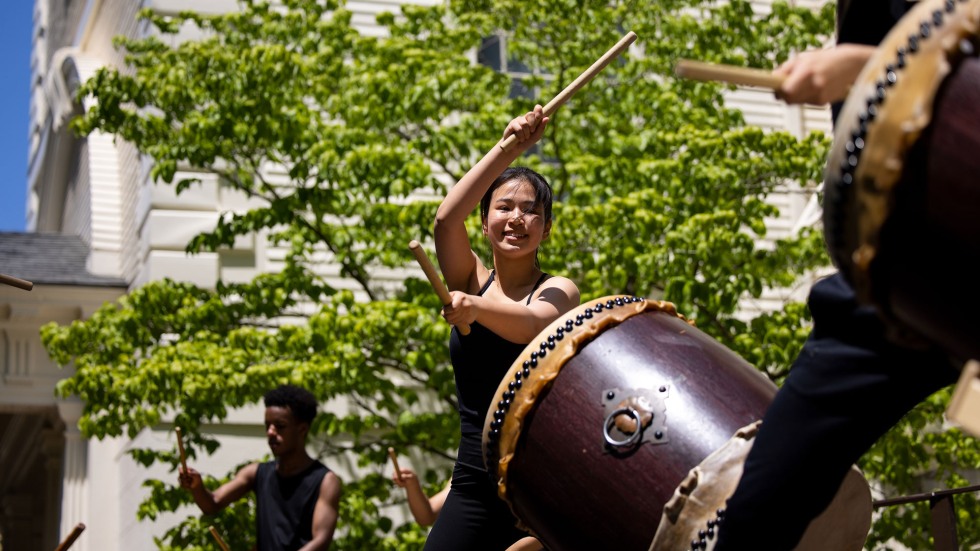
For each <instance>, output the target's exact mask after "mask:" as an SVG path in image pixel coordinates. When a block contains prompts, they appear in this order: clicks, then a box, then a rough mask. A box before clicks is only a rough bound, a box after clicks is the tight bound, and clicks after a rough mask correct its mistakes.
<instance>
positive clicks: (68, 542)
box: [55, 522, 85, 551]
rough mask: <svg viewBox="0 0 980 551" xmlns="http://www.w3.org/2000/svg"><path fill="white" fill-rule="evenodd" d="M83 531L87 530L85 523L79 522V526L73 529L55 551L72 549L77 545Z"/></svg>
mask: <svg viewBox="0 0 980 551" xmlns="http://www.w3.org/2000/svg"><path fill="white" fill-rule="evenodd" d="M83 530H85V524H84V523H81V522H79V523H78V524H76V525H75V527H74V528H72V530H71V533H70V534H68V536H66V537H65V539H64V541H62V542H61V543H60V544H58V547H57V548H56V549H55V551H65V550H66V549H68V548H69V547H71V546H72V544H74V543H75V540H77V539H78V536H81V535H82V531H83Z"/></svg>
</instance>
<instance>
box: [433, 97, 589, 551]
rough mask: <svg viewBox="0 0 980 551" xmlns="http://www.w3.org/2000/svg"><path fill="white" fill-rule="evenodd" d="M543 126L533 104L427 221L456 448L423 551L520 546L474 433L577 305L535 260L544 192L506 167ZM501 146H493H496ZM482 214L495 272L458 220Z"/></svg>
mask: <svg viewBox="0 0 980 551" xmlns="http://www.w3.org/2000/svg"><path fill="white" fill-rule="evenodd" d="M547 124H548V118H547V117H545V116H544V113H543V110H542V108H541V106H540V105H538V106H535V108H534V110H533V111H530V112H528V113H527V114H525V115H523V116H519V117H517V118H515V119H514V120H512V121H511V122H510V123H509V124H508V125H507V128H506V130H505V131H504V136H503V137H504V138H508V137H509V136H510V135H514V136H516V139H517V144H516V145H515V146H513V147H510V148H509V149H506V150H505V148H504V147H500V146H499V145H500V144H499V143H498V145H496V146H494V147H493V149H491V150H490V152H488V153H487V154H486V155H485V156H484V157H483V158H482V159H481V160H480V161H479V162H478V163H477V164H476V165H474V166H473V167H472V168H471V169H470V170H469V172H467V173H466V175H464V176H463V178H462V179H461V180H460V181H459V182H458V183H457V184H456V185H455V186H453V187H452V189H450V191H449V193H448V194H447V195H446V197H445V199H443V201H442V204H440V205H439V210H438V212H437V213H436V219H435V247H436V255H437V257H438V260H439V267H440V269H441V270H442V274H443V277H444V278H445V280H446V285H447V287H448V288H449V291H450V296H451V299H452V300H451V302H450V303H449V304H447V305H446V306H445V307H444V308H443V316H444V317H445V318H446V321H448V322H449V323H451V324H453V325H458V324H467V325H469V326H470V328H471V330H470V333H469V334H468V335H462V334H460V332H459V331H458V330H457V329H455V328H454V329H453V330H452V333H451V336H450V342H449V350H450V357H451V359H452V363H453V369H454V372H455V377H456V394H457V398H458V403H459V413H460V430H461V439H460V447H459V452H458V455H457V460H456V465H455V467H454V469H453V479H452V489H451V490H450V492H449V495H448V496H447V497H446V502H445V504H444V506H443V509H442V512H441V513H440V514H439V517H438V518H437V519H436V522H435V525H434V526H433V528H432V531H431V532H430V533H429V537H428V539H427V540H426V543H425V549H426V550H427V551H433V550H441V549H445V550H453V551H455V550H458V549H487V550H503V549H506V548H507V547H508V546H510V545H511V544H513V543H514V542H516V541H517V540H520V539H521V538H523V537H526V536H527V534H525V533H524V532H522V531H520V530H519V529H517V528H516V519H515V518H514V516H513V515H512V514H511V512H510V510H509V508H508V507H507V505H506V504H505V503H504V502H503V501H502V500H500V499H499V498H498V497H497V493H496V487H495V486H494V484H493V483H492V482H491V481H490V477H489V476H488V474H487V471H486V468H485V467H484V464H483V453H482V431H483V424H484V420H485V418H486V415H487V411H488V409H489V408H490V404H491V402H492V401H493V398H494V396H493V395H494V392H495V391H496V389H497V386H498V384H499V383H500V380H501V378H502V377H503V376H504V374H505V373H506V372H507V370H508V369H509V368H510V366H511V364H513V362H514V361H515V360H516V359H517V357H518V355H520V353H521V351H523V350H524V347H525V346H526V345H527V343H529V342H531V340H533V339H534V338H535V337H536V336H537V335H538V334H539V333H540V332H541V331H542V330H544V328H545V327H547V326H548V325H549V324H550V323H551V322H553V321H554V320H555V319H557V318H558V316H560V315H562V314H563V313H565V312H567V311H569V310H571V309H572V308H574V307H575V306H578V303H579V291H578V288H577V287H576V285H575V284H574V283H573V282H572V281H571V280H569V279H567V278H564V277H560V276H552V275H548V274H546V273H544V272H542V271H541V268H540V266H539V265H538V261H537V253H538V247H539V246H540V245H541V242H542V241H544V240H545V239H547V237H548V235H549V233H550V232H551V225H552V220H551V204H552V192H551V187H550V186H549V185H548V183H547V182H546V181H545V180H544V178H542V177H541V175H540V174H538V173H536V172H534V171H532V170H530V169H527V168H523V167H515V168H508V167H509V166H510V164H511V163H512V162H514V160H516V159H517V158H518V157H519V156H520V155H522V154H523V153H524V152H525V151H527V150H528V149H529V148H530V147H531V146H532V145H534V144H535V143H537V142H538V140H540V139H541V136H542V135H543V134H544V130H545V127H546V126H547ZM502 142H503V139H502V140H501V143H502ZM477 205H480V215H481V220H482V223H483V235H484V236H485V237H486V239H487V241H488V242H489V244H490V249H491V252H492V255H493V263H492V264H491V265H490V266H484V264H483V262H482V261H481V260H480V258H479V257H478V256H477V255H476V253H475V252H474V251H473V249H472V247H471V244H470V241H469V237H468V236H467V233H466V227H465V224H464V223H465V221H466V218H467V217H468V216H469V215H470V213H471V212H472V211H473V209H474V208H475V207H476V206H477Z"/></svg>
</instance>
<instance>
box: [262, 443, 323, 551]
mask: <svg viewBox="0 0 980 551" xmlns="http://www.w3.org/2000/svg"><path fill="white" fill-rule="evenodd" d="M329 472H330V469H328V468H327V467H326V466H325V465H324V464H323V463H320V462H319V461H314V462H313V463H312V464H310V466H309V467H307V468H306V469H304V470H303V471H301V472H299V473H297V474H294V475H292V476H288V477H283V476H279V475H278V474H276V462H275V461H269V462H267V463H260V464H259V468H258V471H257V472H256V473H255V498H256V499H255V501H256V504H257V507H256V525H257V527H258V550H259V551H292V550H295V549H299V548H300V547H303V546H304V545H306V544H307V543H309V541H310V540H312V539H313V508H314V507H315V506H316V500H317V498H318V497H319V496H320V483H321V482H323V477H324V476H326V475H327V473H329Z"/></svg>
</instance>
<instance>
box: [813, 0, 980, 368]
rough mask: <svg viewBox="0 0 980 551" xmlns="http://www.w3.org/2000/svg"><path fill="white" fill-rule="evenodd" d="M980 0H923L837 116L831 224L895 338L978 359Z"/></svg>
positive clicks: (844, 265)
mask: <svg viewBox="0 0 980 551" xmlns="http://www.w3.org/2000/svg"><path fill="white" fill-rule="evenodd" d="M978 26H980V0H921V1H920V2H918V3H917V4H916V6H915V7H914V8H912V9H911V10H910V11H909V12H908V13H906V14H905V16H904V17H902V19H901V20H899V22H898V23H897V24H896V25H895V26H894V27H893V28H892V30H891V31H890V32H889V34H888V35H887V36H886V37H885V39H884V40H883V41H882V42H881V44H880V45H879V46H878V47H877V48H876V50H875V52H874V54H873V55H872V57H871V59H870V60H869V61H868V63H867V64H866V65H865V66H864V69H863V70H862V72H861V74H860V75H859V77H858V79H857V81H856V82H855V84H854V86H853V87H852V88H851V91H850V92H849V94H848V97H847V100H846V101H845V102H844V105H843V107H842V109H841V112H840V114H839V115H838V118H837V124H836V131H835V134H834V143H833V147H832V150H831V155H830V157H829V159H828V162H827V167H826V171H825V179H824V184H825V185H824V193H825V196H824V234H825V238H826V241H827V246H828V249H829V251H830V254H831V257H832V258H833V260H834V263H835V264H836V265H837V267H838V268H839V269H840V271H841V273H842V274H843V275H844V276H845V278H847V279H848V281H850V283H851V284H852V285H853V286H854V288H855V291H856V292H857V294H858V298H859V299H860V300H861V301H862V302H864V303H866V304H869V305H872V306H875V307H876V308H877V310H878V311H879V312H880V314H881V316H882V318H883V319H884V321H885V322H886V326H887V327H888V328H889V329H890V333H891V336H892V339H893V340H895V341H896V342H898V343H900V344H904V345H908V346H916V347H926V346H938V347H939V348H940V349H943V350H944V351H945V352H947V353H948V354H949V355H950V356H951V357H952V358H953V359H954V361H955V363H962V362H964V361H965V360H967V359H970V358H980V316H978V315H977V314H976V313H977V311H978V309H980V286H978V285H977V282H978V277H977V273H978V272H977V267H976V266H977V264H978V261H980V59H978V57H977V55H978V47H980V40H978Z"/></svg>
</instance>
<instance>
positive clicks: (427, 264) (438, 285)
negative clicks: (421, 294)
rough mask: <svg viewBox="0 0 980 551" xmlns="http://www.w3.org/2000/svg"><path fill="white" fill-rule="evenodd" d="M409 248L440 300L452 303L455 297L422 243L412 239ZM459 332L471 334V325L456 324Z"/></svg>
mask: <svg viewBox="0 0 980 551" xmlns="http://www.w3.org/2000/svg"><path fill="white" fill-rule="evenodd" d="M408 248H409V249H411V250H412V253H413V254H414V255H415V260H417V261H418V262H419V266H421V267H422V271H423V272H425V277H427V278H429V283H431V284H432V288H433V289H434V290H435V292H436V294H437V295H439V300H441V301H442V304H443V305H449V304H452V302H453V299H452V297H451V296H449V289H447V288H446V284H445V283H443V282H442V278H441V277H440V276H439V272H437V271H436V267H435V266H434V265H433V264H432V261H431V260H429V255H427V254H425V250H424V249H422V245H420V244H419V242H418V241H416V240H414V239H413V240H411V241H410V242H409V243H408ZM456 328H457V329H459V332H460V333H461V334H463V335H469V334H470V326H469V325H467V324H465V323H463V324H460V325H457V326H456Z"/></svg>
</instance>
